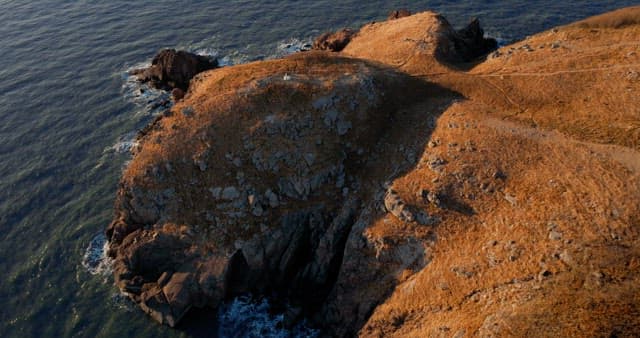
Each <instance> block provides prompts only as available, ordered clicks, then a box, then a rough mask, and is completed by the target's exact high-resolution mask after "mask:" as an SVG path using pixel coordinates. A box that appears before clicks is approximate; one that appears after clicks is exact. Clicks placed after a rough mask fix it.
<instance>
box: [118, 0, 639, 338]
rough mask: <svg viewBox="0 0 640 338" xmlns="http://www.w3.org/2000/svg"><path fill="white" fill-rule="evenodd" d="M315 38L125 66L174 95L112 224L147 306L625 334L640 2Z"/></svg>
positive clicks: (129, 286) (166, 310)
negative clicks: (572, 18)
mask: <svg viewBox="0 0 640 338" xmlns="http://www.w3.org/2000/svg"><path fill="white" fill-rule="evenodd" d="M313 46H314V49H315V50H313V51H308V52H301V53H297V54H294V55H291V56H289V57H286V58H283V59H277V60H268V61H260V62H253V63H248V64H243V65H237V66H232V67H223V68H217V69H213V70H207V69H211V68H215V67H216V64H215V62H213V61H211V60H204V59H200V58H198V57H197V56H193V55H186V54H180V53H181V52H176V51H170V50H169V51H164V52H163V53H164V54H163V53H161V54H160V55H159V56H158V57H157V58H156V60H154V62H153V65H152V67H151V68H149V69H147V70H140V71H138V72H137V74H139V76H140V78H141V79H142V80H145V81H152V82H153V83H154V85H155V86H158V87H162V88H165V89H168V90H171V89H174V88H178V89H179V90H181V91H183V92H182V93H180V92H178V93H174V96H175V97H176V99H177V100H176V104H175V105H174V106H173V107H172V108H171V110H169V111H167V112H166V113H165V114H164V115H163V116H161V117H160V118H158V119H156V120H155V121H154V122H153V123H152V124H150V125H149V126H148V127H147V128H145V129H144V130H143V131H142V132H141V133H140V135H139V137H138V141H139V145H138V146H137V147H136V148H135V149H134V150H133V152H134V155H133V158H132V160H131V163H130V164H129V166H128V167H127V168H126V169H125V171H124V173H123V176H122V179H121V182H120V187H119V191H118V194H117V198H116V202H115V216H114V219H113V222H112V223H111V224H110V225H109V227H108V229H107V236H108V238H109V239H110V242H109V255H110V256H111V257H113V258H114V261H115V263H114V276H115V281H116V284H117V286H118V287H119V288H120V289H121V290H122V291H123V292H125V293H126V294H127V295H128V296H129V297H130V298H131V299H132V300H133V301H134V302H136V303H137V304H139V306H140V308H141V309H142V310H143V311H145V312H146V313H148V314H149V315H150V316H151V317H152V318H154V319H155V320H157V321H158V322H160V323H163V324H167V325H170V326H175V325H176V324H177V323H178V322H179V321H180V320H181V319H182V318H183V317H184V316H185V314H187V313H188V311H189V310H190V309H191V308H193V307H211V308H215V307H216V306H218V305H219V304H220V303H221V302H223V301H225V300H228V299H230V298H232V297H235V296H237V295H241V294H247V293H252V294H255V295H260V296H266V297H272V298H275V299H279V300H280V301H282V302H286V303H287V304H288V307H287V309H288V310H287V313H286V318H287V323H295V322H296V321H297V320H299V319H301V318H307V319H308V320H310V321H311V322H312V323H313V324H314V325H315V326H317V327H319V328H321V329H322V330H323V332H324V333H325V334H326V335H329V336H354V335H358V336H367V337H368V336H375V337H378V336H398V337H430V336H446V337H450V336H451V337H465V336H482V337H484V336H553V337H557V336H637V335H640V308H639V304H640V234H639V229H640V176H639V174H640V97H639V96H638V93H639V92H640V75H639V74H640V7H633V8H627V9H622V10H620V11H616V12H612V13H608V14H604V15H602V16H598V17H593V18H590V19H586V20H584V21H580V22H577V23H575V24H571V25H567V26H562V27H557V28H555V29H553V30H550V31H547V32H543V33H540V34H537V35H534V36H531V37H529V38H527V39H525V40H523V41H520V42H517V43H515V44H512V45H508V46H504V47H501V48H499V49H496V48H497V45H496V42H495V40H493V39H488V38H485V36H484V32H483V30H482V29H481V28H480V24H479V22H478V21H477V20H474V21H473V22H471V23H470V24H469V26H467V27H465V28H463V29H461V30H455V29H454V28H453V27H452V26H451V25H450V24H449V23H448V22H447V21H446V20H445V19H444V18H443V17H442V16H440V15H438V14H437V13H433V12H424V13H417V14H413V15H411V13H409V12H407V11H404V10H402V11H395V12H393V13H391V14H390V15H389V19H388V20H387V21H385V22H377V23H371V24H368V25H365V26H363V27H362V28H361V29H360V30H358V31H354V30H348V29H345V30H341V31H338V32H336V33H333V34H332V33H327V34H324V35H323V36H321V37H320V38H319V39H318V40H317V41H316V43H314V45H313ZM178 58H181V59H183V60H186V61H184V62H182V61H181V62H177V63H176V61H175V60H176V59H178ZM184 64H187V66H184ZM165 65H171V67H170V69H172V70H171V71H168V70H167V67H165ZM196 74H197V75H196ZM174 75H175V76H176V78H173V76H174ZM194 75H195V77H194ZM191 77H193V78H192V79H191ZM185 79H186V80H185ZM189 79H190V80H189Z"/></svg>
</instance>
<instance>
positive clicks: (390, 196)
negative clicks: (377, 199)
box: [384, 189, 415, 222]
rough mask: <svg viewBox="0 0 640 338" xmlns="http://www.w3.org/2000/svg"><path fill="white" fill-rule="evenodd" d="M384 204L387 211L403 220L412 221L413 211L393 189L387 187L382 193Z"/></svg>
mask: <svg viewBox="0 0 640 338" xmlns="http://www.w3.org/2000/svg"><path fill="white" fill-rule="evenodd" d="M384 206H385V208H386V209H387V211H388V212H390V213H391V214H393V215H394V216H396V217H397V218H398V219H399V220H401V221H403V222H413V220H414V219H415V217H414V215H413V213H412V212H411V211H410V210H409V209H408V208H407V205H406V204H405V203H404V201H403V200H402V198H400V196H399V195H398V193H396V192H395V191H394V190H393V189H388V190H387V192H386V194H385V195H384Z"/></svg>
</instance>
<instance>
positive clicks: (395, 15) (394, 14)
mask: <svg viewBox="0 0 640 338" xmlns="http://www.w3.org/2000/svg"><path fill="white" fill-rule="evenodd" d="M407 16H411V12H410V11H409V10H407V9H405V8H402V9H399V10H395V11H391V13H389V15H388V16H387V20H396V19H400V18H404V17H407Z"/></svg>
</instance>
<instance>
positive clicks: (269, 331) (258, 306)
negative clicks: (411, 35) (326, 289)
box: [218, 297, 319, 338]
mask: <svg viewBox="0 0 640 338" xmlns="http://www.w3.org/2000/svg"><path fill="white" fill-rule="evenodd" d="M269 309H270V306H269V302H268V301H267V300H266V299H261V300H255V299H252V298H251V297H238V298H236V299H234V300H233V301H232V302H231V303H229V304H226V305H224V306H221V307H220V309H219V312H218V322H219V327H218V336H219V337H248V338H253V337H256V338H258V337H273V338H280V337H282V338H289V337H318V335H319V333H318V331H317V330H314V329H311V328H309V327H307V326H306V325H304V323H302V324H300V325H297V326H296V327H294V328H293V329H291V330H287V329H285V328H283V321H284V316H283V315H282V314H280V315H272V314H270V312H269Z"/></svg>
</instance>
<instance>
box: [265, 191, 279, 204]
mask: <svg viewBox="0 0 640 338" xmlns="http://www.w3.org/2000/svg"><path fill="white" fill-rule="evenodd" d="M264 197H265V198H266V199H267V201H268V202H269V207H271V208H277V207H278V206H280V200H279V199H278V195H276V193H274V192H273V191H272V190H271V189H267V191H266V192H265V193H264Z"/></svg>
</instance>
